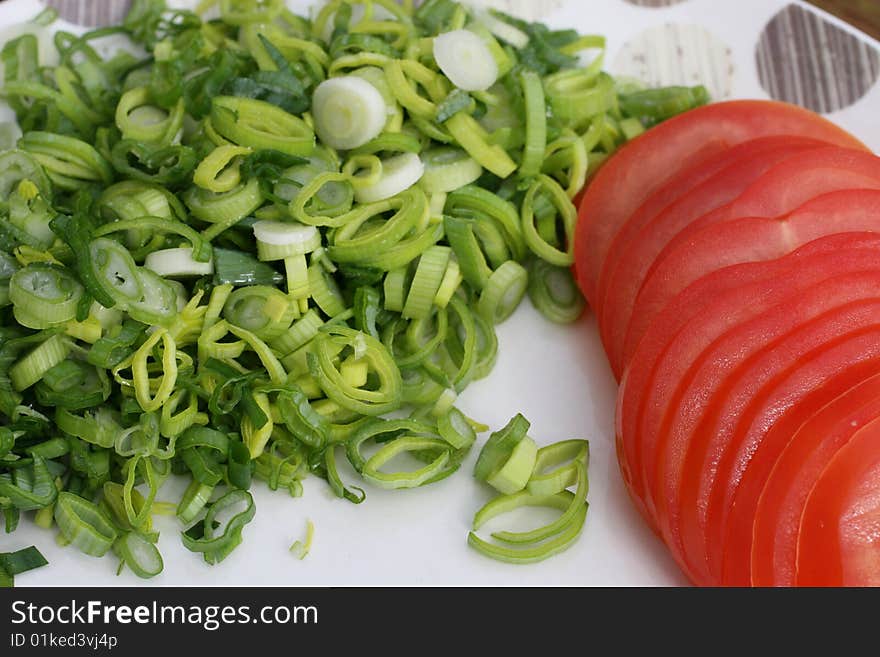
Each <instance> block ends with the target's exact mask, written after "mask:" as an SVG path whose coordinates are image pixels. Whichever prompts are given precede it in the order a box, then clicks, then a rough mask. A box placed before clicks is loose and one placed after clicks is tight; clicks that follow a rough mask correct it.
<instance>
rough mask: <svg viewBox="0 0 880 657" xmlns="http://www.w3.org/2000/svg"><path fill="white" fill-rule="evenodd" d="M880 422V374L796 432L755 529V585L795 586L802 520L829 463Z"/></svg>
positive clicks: (770, 483) (778, 466)
mask: <svg viewBox="0 0 880 657" xmlns="http://www.w3.org/2000/svg"><path fill="white" fill-rule="evenodd" d="M877 418H880V374H876V375H874V376H873V377H871V378H869V379H867V380H865V381H863V382H862V383H860V384H859V385H857V386H855V387H853V388H852V389H850V390H848V391H847V392H846V393H845V394H843V395H841V396H840V397H838V398H837V399H835V400H834V401H833V402H831V403H830V404H828V405H827V406H825V407H823V408H822V409H821V410H819V411H818V412H817V413H816V414H815V415H814V416H812V417H811V418H810V419H809V420H808V421H807V422H805V423H804V424H803V425H802V426H801V427H800V428H799V429H798V430H797V432H796V433H794V434H793V435H792V437H791V439H790V440H789V442H788V444H787V445H786V447H785V449H784V451H783V452H782V454H781V455H780V456H779V458H778V459H777V460H776V463H775V464H774V466H773V470H772V471H771V472H770V475H769V476H768V477H767V481H766V483H765V484H764V488H763V490H762V492H761V496H760V498H759V500H758V506H757V509H756V513H755V519H754V524H753V527H752V537H753V540H752V545H751V573H752V577H751V584H752V585H753V586H794V585H795V583H796V572H797V571H796V569H797V541H798V534H799V530H800V520H801V516H802V514H803V510H804V506H805V505H806V502H807V498H808V497H809V494H810V491H811V490H812V488H813V486H815V484H816V481H817V480H818V478H819V476H820V475H821V474H822V471H823V470H824V469H825V468H826V467H827V465H828V463H829V462H830V461H831V459H832V458H833V456H834V454H836V453H837V451H838V450H839V449H841V448H842V447H843V446H844V445H846V444H847V443H848V442H849V441H850V440H851V439H852V437H853V435H855V434H856V433H857V432H858V431H859V430H861V429H862V428H863V427H865V426H866V425H868V424H871V423H872V422H877V421H880V420H877Z"/></svg>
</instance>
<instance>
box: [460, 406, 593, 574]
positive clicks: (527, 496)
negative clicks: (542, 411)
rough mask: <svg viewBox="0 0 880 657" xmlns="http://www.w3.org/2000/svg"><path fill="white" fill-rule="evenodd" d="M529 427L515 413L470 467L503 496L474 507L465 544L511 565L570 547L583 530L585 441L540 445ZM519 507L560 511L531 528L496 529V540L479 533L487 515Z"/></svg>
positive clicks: (493, 515)
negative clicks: (480, 506) (544, 522)
mask: <svg viewBox="0 0 880 657" xmlns="http://www.w3.org/2000/svg"><path fill="white" fill-rule="evenodd" d="M529 427H530V423H529V421H528V420H526V419H525V418H524V417H523V416H522V415H516V416H515V417H513V418H512V419H511V420H510V422H509V423H508V424H507V426H506V427H504V428H503V429H502V430H500V431H497V432H495V433H493V434H492V435H491V436H490V437H489V440H487V441H486V444H485V445H484V446H483V449H482V450H481V451H480V456H479V458H478V459H477V463H476V466H475V467H474V477H476V479H477V480H479V481H482V482H485V483H488V484H489V485H490V486H492V487H493V488H494V489H495V490H497V491H498V492H499V493H501V495H499V496H497V497H495V498H493V499H491V500H489V502H487V503H486V504H485V505H484V506H483V508H481V509H480V510H479V511H477V513H476V515H475V516H474V522H473V531H471V532H470V534H468V544H469V545H470V546H471V547H472V548H474V549H475V550H476V551H477V552H479V553H481V554H483V555H485V556H487V557H491V558H493V559H496V560H498V561H504V562H507V563H514V564H522V563H534V562H537V561H543V560H544V559H547V558H549V557H552V556H553V555H555V554H559V553H560V552H562V551H564V550H566V549H568V548H569V547H571V545H572V544H573V543H574V541H576V540H577V537H578V536H579V535H580V533H581V531H583V527H584V522H585V521H586V516H587V509H588V508H589V504H588V503H587V501H586V497H587V492H588V490H589V480H588V479H587V466H588V462H589V454H590V445H589V443H588V442H587V441H586V440H564V441H561V442H558V443H554V444H551V445H547V446H545V447H542V448H540V449H538V448H537V445H536V443H535V441H534V440H533V439H532V438H530V437H529V436H527V435H526V432H527V431H528V430H529ZM571 487H574V488H575V491H574V492H573V493H572V492H571V491H569V490H568V489H569V488H571ZM521 507H549V508H552V509H558V510H559V511H560V512H561V513H560V514H559V515H558V516H557V517H556V518H555V519H554V520H552V521H551V522H549V523H547V524H546V525H543V526H541V527H538V528H536V529H532V530H530V531H524V532H510V531H499V532H494V533H493V534H492V538H493V539H494V541H495V542H492V541H487V540H485V539H483V538H480V537H479V536H478V535H477V531H479V529H480V528H481V527H482V526H483V525H484V524H485V523H486V522H488V521H489V520H492V519H493V518H495V517H497V516H499V515H503V514H505V513H509V512H511V511H514V510H515V509H518V508H521Z"/></svg>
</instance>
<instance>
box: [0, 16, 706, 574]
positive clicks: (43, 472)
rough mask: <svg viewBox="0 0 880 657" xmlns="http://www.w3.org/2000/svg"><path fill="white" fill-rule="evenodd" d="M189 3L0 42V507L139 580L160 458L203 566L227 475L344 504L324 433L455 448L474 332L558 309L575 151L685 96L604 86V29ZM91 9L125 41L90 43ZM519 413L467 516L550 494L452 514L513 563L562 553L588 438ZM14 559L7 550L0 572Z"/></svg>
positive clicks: (28, 563) (400, 453) (491, 360)
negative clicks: (539, 434)
mask: <svg viewBox="0 0 880 657" xmlns="http://www.w3.org/2000/svg"><path fill="white" fill-rule="evenodd" d="M215 4H216V5H217V9H219V11H218V12H217V13H216V14H212V16H215V17H214V18H208V15H207V14H203V13H202V12H203V11H205V10H207V9H209V8H210V7H211V6H212V5H215ZM416 4H418V7H416ZM199 10H200V11H196V12H193V11H187V10H177V9H169V8H168V7H167V6H166V3H165V1H164V0H135V1H134V2H133V3H132V8H131V11H130V13H129V15H128V17H127V18H126V19H125V21H124V22H123V24H122V25H121V26H118V27H111V28H102V29H99V30H93V31H90V32H86V33H84V34H81V35H75V34H72V33H67V32H59V33H57V34H56V35H55V38H54V40H50V39H49V38H48V37H49V36H50V33H51V27H50V23H52V21H53V20H54V17H55V14H54V12H52V11H48V10H47V11H46V12H44V13H42V14H40V16H39V17H38V18H37V19H35V20H34V21H33V22H32V23H30V24H27V26H26V27H25V28H23V29H22V30H19V32H18V33H17V34H15V35H10V36H13V37H14V38H9V39H8V43H6V44H5V45H4V46H3V48H2V50H0V63H2V65H3V70H4V76H3V90H2V92H3V96H4V99H5V100H6V101H7V102H8V104H9V106H10V108H11V109H12V111H14V112H15V114H16V119H17V123H18V125H17V126H11V128H12V129H11V130H10V131H7V132H8V134H6V135H5V136H4V138H5V137H9V136H10V135H11V136H13V137H17V141H16V143H15V144H14V146H15V147H14V148H7V149H5V150H2V151H0V318H2V321H0V508H2V510H3V515H4V520H5V524H6V528H7V531H12V530H13V529H14V528H15V526H16V525H17V523H18V521H19V518H20V517H21V513H22V512H23V511H34V512H35V514H34V515H35V522H37V524H38V525H39V526H41V527H50V526H52V525H53V523H54V524H57V526H58V529H59V531H60V538H59V540H60V541H62V542H64V543H66V544H71V545H73V546H75V547H76V548H78V549H80V550H82V551H83V552H85V553H86V554H90V555H94V556H100V555H103V554H106V553H107V552H109V551H111V550H112V551H113V552H114V553H115V554H116V555H117V556H118V557H119V559H120V562H121V563H120V569H122V566H127V567H128V570H130V571H131V572H133V573H134V574H135V575H137V576H139V577H144V578H147V577H155V576H156V575H158V574H159V573H160V572H161V571H162V569H163V560H162V555H161V554H160V553H159V551H158V548H157V540H158V531H156V530H155V528H154V527H153V524H152V516H154V515H155V514H157V513H167V512H168V509H169V508H171V507H170V506H169V503H168V502H159V501H157V500H158V499H160V497H159V494H160V490H161V491H164V490H165V489H163V488H162V486H163V485H164V483H165V481H166V480H167V479H169V478H170V477H173V476H178V475H182V476H184V477H186V478H187V480H188V485H187V487H186V489H185V492H184V493H183V495H182V497H181V498H180V499H179V500H176V517H177V520H178V521H179V522H180V523H181V525H182V527H181V528H182V530H183V532H182V540H183V542H184V545H185V546H186V547H187V548H188V549H190V550H191V551H193V552H198V553H200V554H202V555H203V557H204V559H205V560H206V561H207V562H208V563H211V564H214V563H219V562H221V561H223V560H224V559H225V558H226V557H227V556H228V555H229V554H230V553H231V551H232V550H234V549H235V548H236V546H237V545H238V544H239V543H240V542H241V540H242V534H243V530H244V527H245V525H247V523H249V522H250V520H251V519H252V518H253V517H254V514H255V504H254V500H253V497H252V496H251V493H250V492H249V491H250V488H251V487H252V486H253V482H254V480H259V481H263V482H266V484H267V485H268V486H269V488H270V489H272V490H276V489H278V488H283V489H285V490H287V491H289V492H290V494H291V495H293V496H298V495H301V494H302V492H303V485H302V480H303V479H304V478H305V477H306V476H308V475H309V474H313V475H316V476H318V477H321V478H323V479H325V480H326V481H327V483H328V485H329V487H330V489H331V490H332V491H333V492H334V493H335V494H336V495H338V496H339V497H341V498H343V499H346V500H348V501H350V502H352V503H360V502H361V501H363V499H364V497H365V495H366V493H365V492H364V491H363V490H362V489H360V488H357V487H356V486H353V485H350V484H347V483H345V482H343V478H342V475H341V473H340V470H339V468H338V467H337V466H338V463H337V460H338V458H339V455H340V454H342V453H343V452H344V453H345V455H346V456H347V457H348V460H349V461H350V463H351V464H352V466H353V467H354V469H355V471H356V472H357V474H358V475H359V476H360V478H361V479H363V480H364V481H367V482H369V483H370V484H371V485H373V486H378V487H381V488H388V489H398V488H412V487H415V486H422V485H429V484H433V483H435V482H438V481H441V480H443V479H445V478H447V477H449V476H450V475H452V474H453V473H455V472H456V471H457V470H458V469H460V467H461V466H462V464H463V462H464V461H465V458H466V456H467V454H468V452H469V450H471V449H472V448H473V446H474V445H475V444H476V441H477V433H479V432H481V431H483V430H487V428H486V427H483V426H482V425H479V424H478V423H476V422H474V421H472V420H470V419H469V418H467V417H466V416H465V415H464V414H463V413H462V412H461V411H460V410H458V408H456V404H457V403H458V402H459V399H460V398H461V397H462V395H463V394H464V393H465V390H466V389H467V387H468V385H469V384H470V383H472V382H473V381H476V380H479V379H481V378H484V377H486V376H488V375H489V373H490V372H491V371H492V369H493V366H494V364H495V361H496V359H497V355H498V349H499V341H498V337H497V335H496V333H495V325H496V324H497V323H499V322H501V321H504V320H505V319H506V318H508V317H509V316H511V315H512V314H513V312H514V311H515V310H516V308H517V307H518V306H519V304H520V302H521V300H522V298H523V296H524V295H525V293H526V291H527V290H528V294H529V296H530V298H531V299H532V302H533V304H534V305H535V306H536V307H537V308H538V309H539V310H540V311H541V312H542V313H543V314H544V315H545V316H546V317H547V318H548V319H550V320H551V321H555V322H571V321H574V320H575V319H576V318H577V317H578V315H579V314H580V313H581V311H582V309H583V306H584V301H583V299H582V297H581V296H580V294H579V293H578V292H577V289H576V287H575V286H574V283H573V281H572V279H571V274H570V273H569V272H568V268H569V266H570V265H571V261H572V237H573V230H574V223H575V220H576V212H575V207H574V205H573V199H575V198H576V197H577V196H578V194H579V193H580V192H581V190H582V188H583V186H584V185H585V184H586V182H587V179H588V175H589V174H590V173H591V172H592V171H593V170H594V169H595V167H596V166H598V165H599V164H600V163H601V162H603V161H604V160H605V159H606V158H607V157H609V156H610V155H611V154H612V153H613V152H614V151H615V150H616V149H617V148H618V147H619V146H620V145H621V144H622V143H623V142H625V141H626V140H628V139H631V138H634V137H636V136H637V135H638V134H640V133H641V132H642V131H643V130H645V129H646V128H648V127H650V126H652V125H654V124H655V123H657V122H659V121H662V120H665V119H666V118H668V117H669V116H672V115H673V114H676V113H679V112H682V111H684V110H686V109H689V108H690V107H693V106H695V105H698V104H701V103H703V102H706V100H707V97H706V93H705V90H704V89H702V88H700V87H697V88H693V89H690V88H678V87H674V88H669V89H659V90H655V89H641V88H639V87H637V86H634V85H631V84H630V85H626V86H625V88H624V87H622V86H619V85H617V84H615V81H614V80H613V78H611V76H610V75H608V74H606V73H604V72H602V70H601V67H602V61H603V59H602V53H601V52H600V53H599V56H597V57H595V58H593V60H592V62H591V63H590V64H588V65H586V66H581V65H580V64H579V59H578V57H577V55H578V53H579V52H580V51H582V50H585V49H591V50H600V51H602V50H603V49H604V45H605V44H604V39H602V38H601V37H593V36H583V37H582V36H580V35H578V34H577V33H575V32H574V31H573V30H561V31H553V30H551V29H550V28H548V27H546V26H543V25H540V24H530V23H527V22H523V21H519V20H517V19H514V18H512V17H510V16H507V15H506V14H503V13H501V12H495V11H492V12H486V11H482V10H474V9H471V8H469V7H468V6H466V5H465V4H463V3H459V2H455V1H454V0H428V1H426V2H422V3H414V2H412V1H410V0H406V1H404V2H401V3H398V2H394V1H393V0H329V2H327V3H326V5H325V6H324V8H323V9H320V10H318V11H317V12H315V14H314V16H313V18H312V19H307V18H302V17H298V16H296V15H295V14H294V13H292V12H291V11H289V10H288V9H287V8H286V7H285V5H284V3H283V2H282V1H281V0H222V1H221V2H219V3H216V2H211V1H210V0H209V1H207V2H203V3H201V5H200V7H199ZM116 32H121V33H124V34H126V35H127V36H128V37H130V38H131V39H132V40H133V41H134V42H135V43H136V44H138V45H139V46H141V47H142V48H143V49H144V51H145V52H146V56H145V57H143V58H137V57H135V56H133V55H131V54H128V53H118V54H112V53H111V54H110V55H109V56H105V55H104V54H103V47H102V51H101V52H99V50H98V49H97V48H96V47H95V46H94V40H96V39H99V38H103V37H105V36H107V35H109V34H112V33H116ZM4 145H8V146H13V144H11V143H10V144H4ZM390 413H395V414H397V415H398V416H408V417H403V418H402V419H396V420H386V419H384V418H383V417H382V416H385V415H387V414H390ZM528 429H529V423H528V422H527V421H526V420H525V419H524V418H523V417H522V416H517V417H516V418H514V420H512V422H511V424H510V425H508V426H507V427H505V428H504V429H502V430H501V431H498V432H495V433H494V434H492V436H491V437H490V439H489V440H488V442H487V443H486V445H485V447H484V448H483V449H482V451H481V453H480V456H479V459H478V460H477V465H476V469H475V474H476V476H477V478H478V479H480V480H481V481H485V482H488V483H489V484H490V485H492V486H494V487H496V488H497V489H498V490H499V491H501V492H502V493H505V495H504V496H503V497H501V498H499V500H498V501H494V502H490V504H489V505H487V507H486V508H485V509H484V510H483V511H481V512H480V513H479V514H478V518H477V522H475V525H476V526H477V527H479V525H480V524H481V522H482V521H483V520H485V519H487V518H488V517H489V516H492V515H495V514H497V513H501V512H502V511H505V510H508V509H511V508H515V507H517V506H522V505H525V506H529V505H540V506H549V507H552V508H556V509H559V510H560V512H561V513H560V516H559V519H558V520H556V521H554V522H553V523H549V524H548V525H546V526H544V527H542V528H538V529H536V530H534V531H532V532H519V533H514V532H499V533H497V534H496V535H495V536H494V539H495V541H496V543H489V542H487V541H483V539H480V538H479V537H477V536H476V534H472V536H471V537H470V539H469V541H470V543H471V545H473V546H474V547H475V548H477V549H478V550H480V551H482V552H484V553H486V554H489V555H490V556H494V557H496V558H501V559H504V560H508V561H514V562H525V561H535V560H538V559H540V558H545V557H546V556H549V555H550V554H553V553H555V552H558V551H560V550H562V549H564V548H566V547H567V546H569V545H570V544H571V543H572V542H573V541H574V540H575V539H576V538H577V536H578V534H579V533H580V530H581V528H582V527H583V523H584V519H585V515H586V501H585V498H586V490H587V479H586V466H587V463H586V458H587V449H586V443H585V441H566V442H564V443H560V444H558V445H556V446H545V447H540V448H539V447H538V445H537V443H536V442H535V441H534V440H532V438H530V437H529V436H527V435H526V433H527V431H528ZM404 458H408V459H410V460H412V461H414V462H415V463H414V466H413V467H410V468H405V467H403V466H401V467H399V468H398V467H397V466H396V463H397V462H398V461H399V460H400V459H404ZM571 488H574V490H575V492H571V491H570V490H569V489H571ZM310 537H311V525H309V531H308V534H307V538H306V540H305V541H304V542H303V543H297V544H295V546H294V548H293V551H294V552H295V553H298V554H300V555H303V556H304V554H305V552H307V551H308V543H309V541H310ZM41 564H42V560H41V559H39V558H37V555H36V553H35V551H27V550H26V551H24V552H22V553H12V554H2V555H0V584H11V583H12V578H13V576H14V575H15V574H17V573H19V572H23V571H24V570H26V569H28V568H31V567H36V566H38V565H41Z"/></svg>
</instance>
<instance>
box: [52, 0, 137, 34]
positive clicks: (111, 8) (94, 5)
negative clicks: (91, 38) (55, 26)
mask: <svg viewBox="0 0 880 657" xmlns="http://www.w3.org/2000/svg"><path fill="white" fill-rule="evenodd" d="M44 2H45V4H47V5H49V6H50V7H55V8H56V9H57V10H58V14H59V15H60V16H61V17H62V18H63V19H65V20H67V21H70V22H71V23H75V24H77V25H85V26H86V27H104V26H107V25H117V24H119V23H121V22H122V19H123V18H125V14H126V13H128V8H129V7H130V6H131V0H44Z"/></svg>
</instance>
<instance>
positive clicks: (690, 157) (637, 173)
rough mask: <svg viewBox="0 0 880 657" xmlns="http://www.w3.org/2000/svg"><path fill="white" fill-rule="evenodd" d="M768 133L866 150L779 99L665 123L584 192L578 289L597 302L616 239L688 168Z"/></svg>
mask: <svg viewBox="0 0 880 657" xmlns="http://www.w3.org/2000/svg"><path fill="white" fill-rule="evenodd" d="M770 135H801V136H808V137H812V138H814V139H817V140H819V141H824V142H828V143H832V144H838V145H841V146H846V147H849V148H857V149H862V150H867V148H866V147H865V146H864V145H863V144H862V143H861V142H859V141H858V140H857V139H855V137H853V136H852V135H849V134H848V133H846V132H845V131H843V130H842V129H840V128H838V127H837V126H835V125H834V124H833V123H831V122H830V121H827V120H826V119H823V118H822V117H820V116H818V115H816V114H814V113H813V112H810V111H808V110H805V109H802V108H800V107H796V106H794V105H788V104H785V103H779V102H775V101H763V100H745V101H730V102H724V103H715V104H712V105H707V106H705V107H701V108H698V109H695V110H692V111H690V112H687V113H685V114H682V115H680V116H678V117H675V118H672V119H670V120H668V121H665V122H663V123H661V124H660V125H659V126H657V127H655V128H653V129H651V130H649V131H648V132H646V133H645V134H643V135H641V136H640V137H639V138H637V139H635V140H633V141H632V142H630V143H628V144H626V145H625V146H624V147H623V148H621V149H620V150H619V151H618V152H617V153H616V154H615V156H614V157H613V158H611V159H610V160H609V161H608V162H606V163H605V165H604V166H603V167H602V168H601V169H600V170H599V172H598V173H597V174H596V176H595V178H594V179H593V181H592V182H591V184H590V186H589V187H588V189H587V191H586V192H585V193H584V196H583V199H582V202H581V205H580V213H579V220H578V226H577V230H576V235H575V244H574V248H575V260H576V262H577V274H578V283H579V285H580V287H581V290H582V291H583V292H584V295H585V296H586V297H587V299H588V300H589V301H590V303H591V305H593V304H597V303H598V300H597V298H596V286H597V284H598V278H599V274H600V272H601V268H602V265H603V263H604V261H605V256H606V254H607V252H608V249H609V248H610V246H611V243H612V241H613V240H614V237H615V236H616V235H617V232H618V231H619V230H620V228H621V226H622V225H623V223H624V222H625V221H626V220H627V219H628V218H629V217H630V216H631V215H632V213H633V212H635V210H636V209H637V208H638V207H639V206H640V205H641V204H642V202H643V201H644V200H645V199H646V198H647V197H648V196H649V195H651V194H652V193H653V192H654V191H656V190H657V189H659V188H660V187H661V186H662V185H663V184H664V183H666V182H667V181H669V180H670V179H672V177H673V176H675V175H676V174H677V173H678V172H680V171H682V170H684V169H686V168H689V167H691V166H695V165H697V164H698V163H699V162H701V161H705V160H706V159H707V158H709V157H712V156H714V155H716V154H718V153H720V152H723V151H724V150H727V149H728V148H730V147H731V146H734V145H736V144H740V143H742V142H745V141H750V140H753V139H757V138H760V137H764V136H770ZM593 307H595V305H594V306H593Z"/></svg>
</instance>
